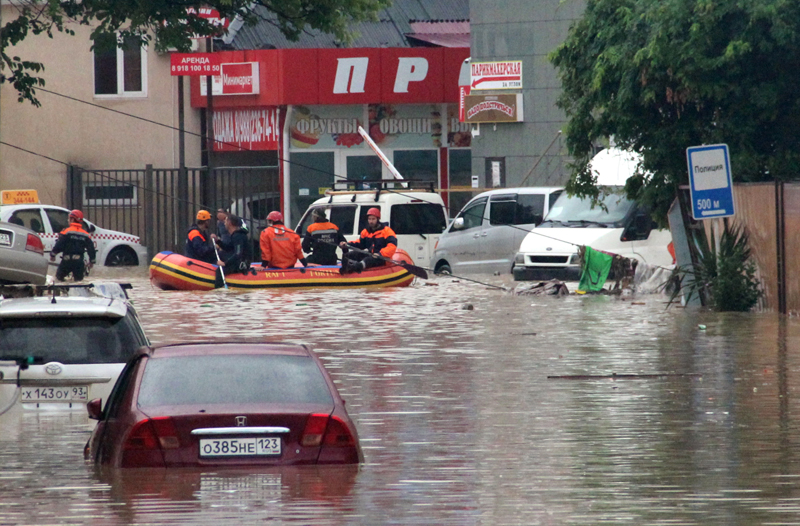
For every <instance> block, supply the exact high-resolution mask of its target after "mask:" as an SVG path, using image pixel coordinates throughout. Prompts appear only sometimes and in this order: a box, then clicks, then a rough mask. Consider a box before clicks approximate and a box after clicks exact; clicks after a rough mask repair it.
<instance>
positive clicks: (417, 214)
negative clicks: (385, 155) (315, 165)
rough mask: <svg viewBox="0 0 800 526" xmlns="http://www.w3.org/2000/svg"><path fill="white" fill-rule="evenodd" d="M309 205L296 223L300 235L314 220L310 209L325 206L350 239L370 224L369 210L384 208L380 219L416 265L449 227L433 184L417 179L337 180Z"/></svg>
mask: <svg viewBox="0 0 800 526" xmlns="http://www.w3.org/2000/svg"><path fill="white" fill-rule="evenodd" d="M325 195H326V197H323V198H321V199H317V200H316V201H314V202H313V203H312V204H311V206H309V207H308V210H306V212H305V214H303V217H302V218H301V219H300V221H299V223H298V224H297V228H296V229H295V232H297V233H298V234H299V235H300V236H304V235H305V234H306V229H307V228H308V226H309V225H310V224H311V223H312V222H313V218H312V217H311V212H312V211H313V210H314V209H322V210H323V211H324V212H325V216H326V217H327V218H328V219H329V220H330V222H331V223H333V224H334V225H336V226H338V227H339V231H340V232H341V233H342V235H344V237H345V238H346V239H347V240H348V241H355V240H358V238H359V236H360V234H361V231H362V230H363V229H364V228H365V227H366V226H367V211H368V210H369V209H370V208H379V209H380V210H381V222H382V223H389V227H390V228H391V229H392V230H394V233H395V234H397V248H399V249H402V250H405V251H406V252H408V255H409V256H411V258H412V259H413V260H414V263H415V264H417V265H426V264H427V263H428V261H430V258H431V254H433V248H434V247H435V246H436V242H437V241H438V240H439V236H441V235H442V232H443V231H444V229H445V227H446V226H447V210H446V208H445V206H444V201H442V197H441V196H440V195H439V194H438V193H436V192H435V191H434V188H433V184H432V183H429V182H425V183H420V182H418V181H412V180H406V181H394V180H392V181H346V182H339V183H336V185H335V186H334V188H332V189H331V190H328V191H327V192H326V193H325Z"/></svg>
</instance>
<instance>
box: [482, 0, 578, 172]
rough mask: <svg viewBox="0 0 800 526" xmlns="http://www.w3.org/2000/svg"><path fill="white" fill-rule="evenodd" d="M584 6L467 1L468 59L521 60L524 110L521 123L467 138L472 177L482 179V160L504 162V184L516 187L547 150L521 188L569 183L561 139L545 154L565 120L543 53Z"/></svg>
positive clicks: (558, 0) (486, 127) (574, 1)
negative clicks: (489, 159)
mask: <svg viewBox="0 0 800 526" xmlns="http://www.w3.org/2000/svg"><path fill="white" fill-rule="evenodd" d="M585 6H586V3H585V1H584V0H507V1H502V2H499V1H497V0H470V31H471V33H472V37H471V38H472V45H471V55H472V56H471V58H472V60H473V61H475V62H479V61H497V60H522V80H523V89H522V95H523V108H524V122H522V123H509V124H497V125H496V129H495V127H494V126H493V125H491V124H482V125H481V126H480V135H479V136H477V137H474V138H473V140H472V170H473V174H474V175H481V176H482V177H483V176H484V175H485V172H486V159H487V158H489V157H499V158H505V167H506V178H505V181H506V186H508V187H511V186H519V185H520V184H521V182H522V180H523V179H524V178H525V177H526V176H527V175H528V173H529V172H530V171H531V169H532V168H533V167H534V165H535V164H536V162H537V160H538V159H539V157H540V156H541V155H542V154H543V153H544V152H545V150H547V155H546V157H545V159H543V160H542V161H541V162H540V163H539V165H538V166H537V168H536V169H535V170H534V171H533V173H532V174H531V175H530V177H529V178H528V180H527V182H526V183H525V186H551V185H561V184H563V183H565V182H566V180H567V179H568V168H567V166H566V164H567V162H568V161H569V159H568V158H567V157H566V156H565V147H564V141H563V139H562V138H561V137H560V138H558V139H557V140H556V141H555V143H554V144H553V145H552V146H551V147H550V149H549V150H548V146H549V145H550V143H551V142H552V141H553V139H554V138H555V137H556V136H557V133H558V131H559V130H560V129H562V126H563V124H564V121H565V116H564V113H563V112H562V111H561V110H560V109H559V108H557V107H556V105H555V103H556V99H557V97H558V95H559V93H560V91H561V88H560V85H561V84H560V82H559V80H558V77H557V76H556V70H555V68H554V67H553V66H552V65H551V64H550V62H549V61H548V60H547V55H548V54H549V53H550V52H551V51H552V50H553V49H554V48H555V47H556V46H557V45H558V44H560V43H561V42H562V41H563V40H564V39H565V38H566V35H567V32H568V30H569V27H570V25H571V24H573V23H574V22H575V21H576V20H578V19H579V18H580V17H581V16H582V14H583V11H584V9H585ZM514 92H515V91H513V90H502V91H497V92H496V93H514ZM476 93H490V92H488V91H483V90H481V91H480V92H476Z"/></svg>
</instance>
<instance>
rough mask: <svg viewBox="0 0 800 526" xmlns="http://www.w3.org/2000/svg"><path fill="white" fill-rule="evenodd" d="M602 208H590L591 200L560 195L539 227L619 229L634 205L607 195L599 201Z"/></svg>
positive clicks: (628, 201)
mask: <svg viewBox="0 0 800 526" xmlns="http://www.w3.org/2000/svg"><path fill="white" fill-rule="evenodd" d="M601 202H602V203H603V205H605V208H606V210H603V207H602V206H600V205H596V206H595V207H594V208H592V200H591V199H581V198H579V197H576V196H572V197H570V196H568V195H567V194H562V195H561V197H559V198H558V200H557V201H556V202H555V204H554V205H553V206H552V208H550V212H549V213H548V214H547V217H546V218H545V220H544V223H542V224H541V226H545V227H560V226H570V227H581V226H591V225H595V226H602V227H621V226H622V222H623V220H624V219H625V216H626V215H627V214H628V212H630V211H631V209H632V208H633V207H634V206H635V203H634V202H633V201H631V200H629V199H628V198H626V197H625V196H622V195H618V194H608V195H606V196H605V197H603V199H602V200H601Z"/></svg>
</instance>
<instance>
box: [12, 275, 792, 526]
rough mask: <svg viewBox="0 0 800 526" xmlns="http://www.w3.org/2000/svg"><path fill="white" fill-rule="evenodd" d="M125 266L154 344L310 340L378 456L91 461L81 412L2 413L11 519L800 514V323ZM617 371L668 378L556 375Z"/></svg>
mask: <svg viewBox="0 0 800 526" xmlns="http://www.w3.org/2000/svg"><path fill="white" fill-rule="evenodd" d="M114 277H115V278H117V279H122V277H121V276H114ZM482 279H486V280H491V281H492V283H495V284H502V283H503V280H502V278H497V277H491V276H489V277H482ZM126 280H129V281H132V282H133V284H134V290H133V291H132V297H133V298H134V301H135V304H136V307H137V310H138V311H139V314H140V316H141V318H142V320H143V322H144V324H145V326H146V329H147V331H148V334H149V336H150V338H151V339H152V340H153V342H154V343H166V342H172V341H181V340H214V339H225V338H233V337H235V338H248V339H256V340H264V339H268V340H273V341H294V342H304V343H309V344H311V345H312V346H313V347H314V348H315V350H316V351H317V352H318V353H319V354H320V356H321V357H322V359H323V361H324V363H325V365H326V367H328V368H329V370H330V371H331V373H332V376H333V378H334V380H335V381H336V383H337V385H338V387H339V389H340V391H341V393H342V395H343V396H344V398H345V399H346V400H347V407H348V411H349V412H350V414H351V416H352V417H353V420H354V421H355V423H356V426H357V427H358V431H359V435H360V437H361V440H362V446H363V448H364V453H365V457H366V462H365V463H364V464H363V465H362V466H361V467H360V470H359V469H356V470H355V471H353V472H352V473H339V472H336V473H333V474H332V473H331V471H329V470H327V468H325V469H319V470H317V469H316V468H315V469H308V470H303V469H299V470H289V471H280V472H276V471H265V472H250V473H248V472H233V473H223V472H191V471H188V472H187V471H183V472H181V471H175V472H173V471H169V472H167V471H165V470H161V471H159V472H156V473H136V472H130V473H124V474H120V473H117V474H98V473H95V471H94V469H93V468H92V466H89V465H86V464H85V463H84V462H83V460H82V451H81V450H82V447H83V444H84V443H85V441H86V438H87V437H88V429H89V426H90V424H89V423H88V421H87V420H86V419H85V417H84V416H83V415H81V414H69V415H66V414H60V415H58V414H57V415H45V414H37V415H29V414H16V415H14V414H8V415H4V416H3V417H0V429H1V430H2V433H0V466H2V468H3V469H2V471H0V492H2V493H1V494H2V495H3V498H2V499H0V523H19V522H25V523H29V524H45V523H55V522H70V523H74V524H78V523H93V524H98V523H101V524H152V523H158V524H170V523H171V524H188V523H191V524H196V523H209V524H212V523H213V524H219V523H223V522H233V521H237V522H241V523H258V522H270V521H271V522H277V523H298V524H456V525H464V524H466V525H470V524H504V525H505V524H520V525H530V524H598V523H604V522H605V523H611V524H619V523H632V524H726V525H728V524H734V525H738V524H742V525H746V524H747V525H749V524H766V523H770V524H789V523H792V522H796V519H797V516H798V511H800V510H798V502H800V500H798V499H800V491H799V490H800V485H799V484H798V482H800V461H799V459H798V455H797V453H795V451H797V446H798V444H797V442H798V439H797V438H796V437H797V436H798V421H799V420H798V404H797V403H796V401H795V397H796V396H797V390H798V388H800V381H799V380H798V371H800V362H799V361H798V353H797V349H798V348H800V345H798V344H799V343H800V324H798V321H797V320H796V319H784V320H781V319H780V318H779V317H778V316H776V315H773V314H715V313H710V312H702V311H685V310H683V309H680V308H672V309H669V310H666V309H665V306H666V305H665V303H666V299H665V298H664V297H661V296H641V297H637V298H616V297H601V296H596V297H577V296H569V297H564V298H555V297H538V296H512V295H509V294H504V293H501V292H498V291H496V290H489V289H487V288H484V287H481V286H480V285H476V284H472V283H467V282H457V281H456V280H453V279H438V280H436V281H435V283H436V286H422V285H417V286H414V287H410V288H407V289H396V290H377V291H364V290H362V291H358V290H348V291H290V292H280V291H254V292H231V291H227V292H226V291H215V292H210V293H192V292H164V291H158V290H154V289H152V288H151V287H150V286H149V284H148V282H147V281H146V280H145V279H144V278H143V277H142V276H129V277H127V278H126ZM465 304H471V305H473V307H474V308H473V310H465V309H463V308H462V306H463V305H465ZM701 325H702V326H705V329H702V328H701V327H700V326H701ZM613 373H617V374H618V375H622V374H634V375H636V374H638V375H658V374H672V375H675V376H663V377H660V378H643V379H620V378H603V379H589V380H581V381H570V380H557V379H548V378H547V377H548V376H563V375H606V376H609V375H612V374H613Z"/></svg>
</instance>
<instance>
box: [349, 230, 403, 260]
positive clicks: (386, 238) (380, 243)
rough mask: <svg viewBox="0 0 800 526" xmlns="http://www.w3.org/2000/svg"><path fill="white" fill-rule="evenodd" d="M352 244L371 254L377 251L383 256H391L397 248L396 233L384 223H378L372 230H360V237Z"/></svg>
mask: <svg viewBox="0 0 800 526" xmlns="http://www.w3.org/2000/svg"><path fill="white" fill-rule="evenodd" d="M352 245H353V246H356V247H358V248H360V249H362V250H366V251H367V252H370V253H372V254H378V253H379V254H380V255H381V256H383V257H385V258H391V257H392V256H394V253H395V251H396V250H397V234H395V233H394V230H392V229H391V228H389V225H387V224H386V223H378V226H377V228H376V229H375V230H374V231H373V232H370V231H369V229H368V228H365V229H364V230H362V231H361V238H360V239H359V240H358V241H357V242H355V243H352Z"/></svg>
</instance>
